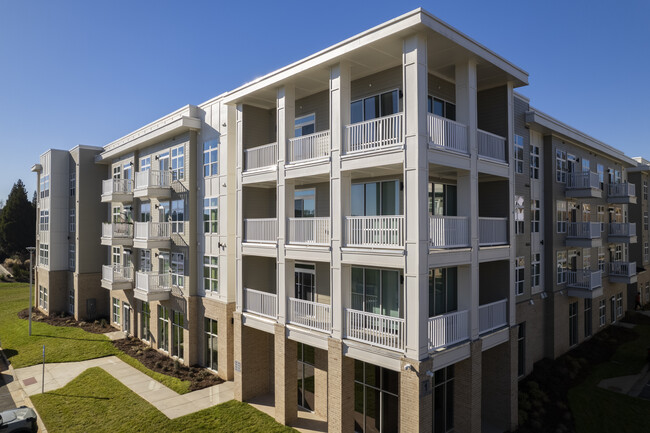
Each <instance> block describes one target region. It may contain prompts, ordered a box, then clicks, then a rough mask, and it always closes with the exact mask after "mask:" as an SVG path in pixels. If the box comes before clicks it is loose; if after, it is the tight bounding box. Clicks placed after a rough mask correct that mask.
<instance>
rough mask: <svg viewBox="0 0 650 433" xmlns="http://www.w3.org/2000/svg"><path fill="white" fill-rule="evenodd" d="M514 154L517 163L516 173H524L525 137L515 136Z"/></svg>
mask: <svg viewBox="0 0 650 433" xmlns="http://www.w3.org/2000/svg"><path fill="white" fill-rule="evenodd" d="M513 153H514V161H515V173H517V174H523V173H524V136H523V135H518V134H515V140H514V144H513Z"/></svg>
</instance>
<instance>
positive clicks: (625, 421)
mask: <svg viewBox="0 0 650 433" xmlns="http://www.w3.org/2000/svg"><path fill="white" fill-rule="evenodd" d="M634 330H635V332H637V333H638V334H639V337H638V338H637V339H636V340H634V341H631V342H629V343H625V344H623V345H621V346H620V347H619V349H618V350H617V351H616V354H615V355H614V356H613V357H612V359H611V360H610V361H609V362H605V363H603V364H600V365H597V366H596V367H595V368H594V370H593V371H592V372H591V374H590V375H589V376H588V377H587V378H586V379H585V381H584V382H582V383H581V384H580V385H578V386H576V387H574V388H572V389H570V390H569V404H570V407H571V413H572V414H573V416H574V419H575V423H576V431H577V432H578V433H598V432H603V433H608V432H617V433H625V432H648V431H650V417H649V416H648V414H650V401H648V400H643V399H640V398H633V397H629V396H627V395H623V394H619V393H617V392H613V391H608V390H605V389H602V388H598V383H599V382H600V381H601V380H602V379H606V378H610V377H618V376H626V375H632V374H637V373H639V371H640V370H641V369H642V368H643V365H644V364H645V362H646V350H647V348H648V347H649V346H650V326H647V325H637V326H636V328H635V329H634Z"/></svg>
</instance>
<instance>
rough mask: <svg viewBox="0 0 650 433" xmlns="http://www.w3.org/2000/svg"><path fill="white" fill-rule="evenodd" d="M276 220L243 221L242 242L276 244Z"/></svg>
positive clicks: (257, 219)
mask: <svg viewBox="0 0 650 433" xmlns="http://www.w3.org/2000/svg"><path fill="white" fill-rule="evenodd" d="M277 241H278V220H277V218H248V219H245V220H244V242H263V243H276V242H277Z"/></svg>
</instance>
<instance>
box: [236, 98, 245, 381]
mask: <svg viewBox="0 0 650 433" xmlns="http://www.w3.org/2000/svg"><path fill="white" fill-rule="evenodd" d="M234 115H235V131H236V144H237V151H236V158H235V164H236V168H235V170H236V172H237V177H236V179H235V182H236V185H235V188H236V200H235V201H236V208H237V211H236V216H235V221H236V222H235V224H236V228H235V230H236V234H235V287H236V290H235V292H236V294H235V302H236V304H237V306H236V310H237V311H238V312H241V311H243V307H244V288H243V286H242V284H243V279H242V254H241V248H242V245H241V244H242V238H243V236H244V213H243V206H242V201H243V192H244V191H243V190H242V184H241V178H242V177H241V176H242V168H243V160H244V157H243V156H244V128H243V125H244V107H243V105H242V104H238V105H237V108H236V110H235V113H234ZM239 343H240V342H238V341H237V340H235V347H236V346H237V344H239ZM235 377H236V375H235Z"/></svg>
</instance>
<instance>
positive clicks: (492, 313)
mask: <svg viewBox="0 0 650 433" xmlns="http://www.w3.org/2000/svg"><path fill="white" fill-rule="evenodd" d="M505 326H508V300H507V299H501V300H500V301H496V302H491V303H489V304H485V305H480V306H479V307H478V332H479V334H487V333H489V332H493V331H496V330H497V329H499V328H503V327H505Z"/></svg>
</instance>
